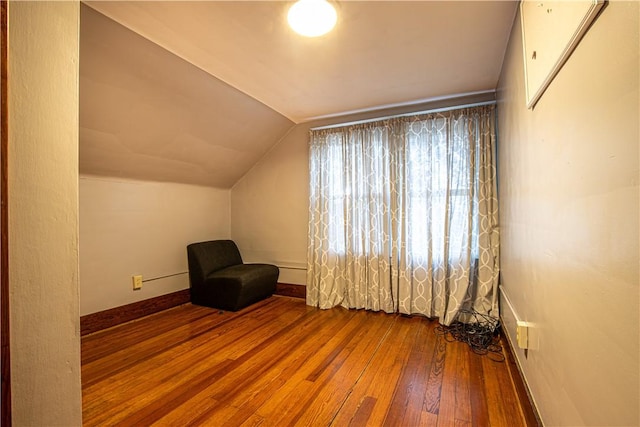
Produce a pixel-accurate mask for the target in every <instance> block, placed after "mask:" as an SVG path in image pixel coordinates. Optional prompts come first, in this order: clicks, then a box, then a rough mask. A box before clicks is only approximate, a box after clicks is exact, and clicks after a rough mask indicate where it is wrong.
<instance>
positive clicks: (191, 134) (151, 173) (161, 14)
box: [80, 0, 517, 188]
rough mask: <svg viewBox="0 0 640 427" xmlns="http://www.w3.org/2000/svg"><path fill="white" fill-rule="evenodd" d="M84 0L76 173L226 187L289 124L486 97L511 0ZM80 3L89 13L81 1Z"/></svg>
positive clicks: (506, 32)
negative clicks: (295, 24) (328, 17)
mask: <svg viewBox="0 0 640 427" xmlns="http://www.w3.org/2000/svg"><path fill="white" fill-rule="evenodd" d="M335 4H336V6H337V10H338V16H339V18H338V19H339V20H338V25H337V26H336V28H335V29H334V31H332V32H331V33H329V34H327V35H326V36H323V37H319V38H311V39H310V38H304V37H301V36H299V35H297V34H295V33H294V32H293V31H292V30H290V29H289V28H288V26H287V25H286V13H287V10H288V7H289V6H290V5H291V2H277V1H256V2H253V1H230V2H225V1H196V2H183V1H178V2H164V1H157V2H156V1H132V2H121V1H85V5H83V7H82V11H81V33H80V172H81V173H85V174H97V175H107V176H116V177H125V178H138V179H148V180H159V181H172V182H185V183H193V184H201V185H208V186H214V187H221V188H229V187H231V186H232V185H233V184H234V183H235V182H236V181H237V180H238V179H239V178H240V177H241V176H242V175H244V173H246V171H247V170H249V169H250V168H251V166H252V165H253V164H255V162H256V161H257V160H258V159H259V158H260V157H261V156H263V155H264V153H265V152H266V151H267V150H268V149H269V148H270V147H271V146H273V145H274V144H275V143H277V142H278V140H280V138H282V136H283V135H285V134H286V133H287V132H288V130H289V129H290V128H291V127H292V126H294V125H295V124H296V123H300V122H304V121H309V120H313V119H316V118H320V117H327V116H333V115H341V114H346V113H349V112H355V111H366V110H372V109H378V108H383V107H389V106H394V105H406V104H411V103H420V102H424V101H427V100H430V99H434V98H439V97H445V96H453V95H459V94H467V93H474V92H480V91H487V90H493V89H495V87H496V84H497V81H498V77H499V72H500V68H501V65H502V59H503V55H504V51H505V48H506V43H507V40H508V37H509V32H510V29H511V25H512V22H513V18H514V15H515V9H516V5H517V2H513V1H481V0H479V1H468V2H458V1H340V2H336V3H335ZM87 6H88V7H87Z"/></svg>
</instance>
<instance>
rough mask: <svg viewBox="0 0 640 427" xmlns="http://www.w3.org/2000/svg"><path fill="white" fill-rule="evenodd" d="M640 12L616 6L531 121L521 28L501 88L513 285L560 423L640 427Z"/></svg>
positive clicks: (502, 169) (530, 357)
mask: <svg viewBox="0 0 640 427" xmlns="http://www.w3.org/2000/svg"><path fill="white" fill-rule="evenodd" d="M639 5H640V4H639V3H637V2H610V3H609V4H608V5H607V7H606V8H605V9H604V11H603V12H602V14H601V15H600V16H599V18H598V19H597V21H596V22H595V24H594V25H593V26H592V27H591V29H590V30H589V32H588V33H587V34H586V36H585V37H584V39H583V40H582V41H581V42H580V44H579V45H578V47H577V49H576V50H575V51H574V52H573V54H572V55H571V57H570V58H569V60H568V62H567V63H566V64H565V65H564V67H563V68H562V69H561V70H560V72H559V74H558V75H557V76H556V78H555V79H554V80H553V81H552V82H551V85H550V86H549V88H548V89H547V91H546V92H545V93H544V95H543V96H542V98H541V99H540V101H539V102H538V104H537V105H536V106H535V108H534V109H533V110H528V109H527V108H526V105H525V90H524V70H523V60H522V41H521V36H520V22H519V16H518V17H516V21H515V25H514V28H513V30H512V34H511V40H510V43H509V47H508V50H507V53H506V56H505V61H504V64H503V69H502V74H501V78H500V82H499V87H498V111H499V119H498V123H499V132H500V141H499V153H498V160H499V172H498V173H499V176H500V194H499V200H500V218H501V243H502V247H501V266H502V276H501V277H502V286H503V288H504V290H505V293H506V294H507V295H508V297H509V300H510V301H511V303H512V305H513V306H514V310H515V311H516V312H517V314H518V315H519V316H520V317H521V318H522V320H525V321H528V322H531V323H533V325H534V326H535V328H536V329H535V336H536V342H535V343H534V344H535V349H532V350H529V351H528V353H527V354H526V355H525V353H524V352H523V351H521V350H519V351H517V354H516V355H517V358H518V360H519V363H520V365H521V367H522V369H523V371H524V374H525V378H526V380H527V382H528V385H529V387H530V389H531V392H532V395H533V398H534V400H535V402H536V405H537V407H538V410H539V412H540V415H541V418H542V420H543V422H544V423H545V425H549V426H576V425H607V426H614V425H625V426H627V425H629V426H630V425H638V424H639V422H640V420H639V419H638V401H639V399H640V396H639V393H638V375H639V373H638V366H639V356H638V344H639V340H638V338H639V325H640V320H639V315H638V306H639V304H638V301H639V292H638V291H639V286H640V275H639V266H638V259H640V254H639V249H638V242H639V240H638V236H639V232H640V229H639V220H640V212H639V208H638V205H639V187H638V181H639V179H638V178H639V176H638V173H639V164H640V161H639V157H638V156H639V149H638V148H639V141H640V135H639V125H638V124H639V117H640V112H639V107H638V105H639V91H638V83H639V72H638V68H639V62H640V61H639V44H638V34H639V31H638V30H639V28H638V25H639V22H640V11H639ZM502 308H503V310H504V309H505V307H504V306H503V307H502ZM507 314H509V316H510V313H507ZM509 316H508V317H509ZM507 326H508V327H507V332H508V334H509V336H510V338H511V341H512V342H515V331H514V330H513V328H512V327H511V328H509V325H507Z"/></svg>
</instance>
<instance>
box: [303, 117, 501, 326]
mask: <svg viewBox="0 0 640 427" xmlns="http://www.w3.org/2000/svg"><path fill="white" fill-rule="evenodd" d="M495 144H496V131H495V105H490V106H482V107H474V108H465V109H458V110H452V111H447V112H443V113H433V114H424V115H416V116H408V117H407V116H405V117H398V118H392V119H388V120H382V121H378V122H370V123H363V124H357V125H353V126H345V127H339V128H331V129H320V130H312V131H311V132H310V150H309V152H310V157H309V171H310V188H309V194H310V200H309V236H308V254H307V255H308V256H307V263H308V265H307V304H308V305H311V306H315V307H320V308H323V309H327V308H331V307H335V306H338V305H340V306H343V307H346V308H355V309H368V310H375V311H379V310H382V311H385V312H389V313H392V312H400V313H403V314H422V315H425V316H428V317H432V318H433V317H437V318H439V319H440V322H441V323H443V324H445V325H449V324H450V323H451V322H453V321H454V320H462V321H464V319H458V317H459V316H458V314H459V312H460V310H461V309H474V310H476V311H478V312H480V313H482V314H486V315H489V316H492V317H498V306H497V292H498V271H499V245H498V242H499V238H498V237H499V236H498V232H499V230H498V203H497V199H496V194H497V192H496V166H495V149H496V147H495Z"/></svg>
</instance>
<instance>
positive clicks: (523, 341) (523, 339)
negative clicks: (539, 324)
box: [516, 321, 529, 349]
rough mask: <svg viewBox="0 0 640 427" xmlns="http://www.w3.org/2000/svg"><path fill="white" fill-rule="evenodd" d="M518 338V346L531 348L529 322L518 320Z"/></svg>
mask: <svg viewBox="0 0 640 427" xmlns="http://www.w3.org/2000/svg"><path fill="white" fill-rule="evenodd" d="M516 340H517V341H518V347H520V348H524V349H527V348H529V324H528V323H527V322H522V321H518V322H517V324H516Z"/></svg>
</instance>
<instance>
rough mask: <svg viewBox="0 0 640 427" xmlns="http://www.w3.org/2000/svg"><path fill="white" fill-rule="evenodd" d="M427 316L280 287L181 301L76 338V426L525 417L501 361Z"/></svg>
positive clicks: (512, 420)
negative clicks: (256, 299)
mask: <svg viewBox="0 0 640 427" xmlns="http://www.w3.org/2000/svg"><path fill="white" fill-rule="evenodd" d="M437 324H438V323H437V322H436V321H431V320H428V319H425V318H421V317H406V316H399V315H390V314H384V313H374V312H367V311H349V310H345V309H341V308H335V309H332V310H318V309H314V308H311V307H308V306H306V305H305V303H304V300H301V299H296V298H289V297H280V296H274V297H271V298H269V299H268V300H265V301H263V302H261V303H258V304H255V305H253V306H251V307H249V308H247V309H244V310H242V311H240V312H237V313H231V312H221V311H219V310H214V309H209V308H205V307H199V306H194V305H191V304H186V305H183V306H180V307H176V308H173V309H170V310H167V311H164V312H161V313H157V314H154V315H152V316H148V317H146V318H144V319H141V320H138V321H135V322H132V323H129V324H125V325H121V326H118V327H115V328H112V329H109V330H105V331H102V332H97V333H95V334H92V335H88V336H85V337H83V338H82V383H83V387H82V388H83V418H84V425H86V426H97V425H100V426H103V425H109V426H111V425H123V426H146V425H158V426H165V425H167V426H168V425H175V426H186V425H207V426H221V425H227V426H240V425H243V426H257V425H262V426H275V425H277V426H285V425H300V426H346V425H352V426H364V425H371V426H383V425H384V426H422V425H425V426H429V425H433V426H460V427H461V426H471V425H474V426H475V425H477V426H526V425H530V424H531V421H530V416H529V415H527V407H526V405H525V406H524V409H523V407H522V406H521V402H520V401H519V400H518V396H517V394H516V391H515V388H514V384H513V382H512V378H511V376H510V371H509V367H508V364H507V363H498V362H494V361H492V360H489V359H488V358H487V357H485V356H479V355H477V354H474V353H473V352H471V351H470V350H469V348H468V347H467V346H466V344H462V343H459V342H447V341H446V340H444V339H443V337H441V336H438V335H436V334H435V333H434V327H435V326H436V325H437ZM529 411H530V409H529Z"/></svg>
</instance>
